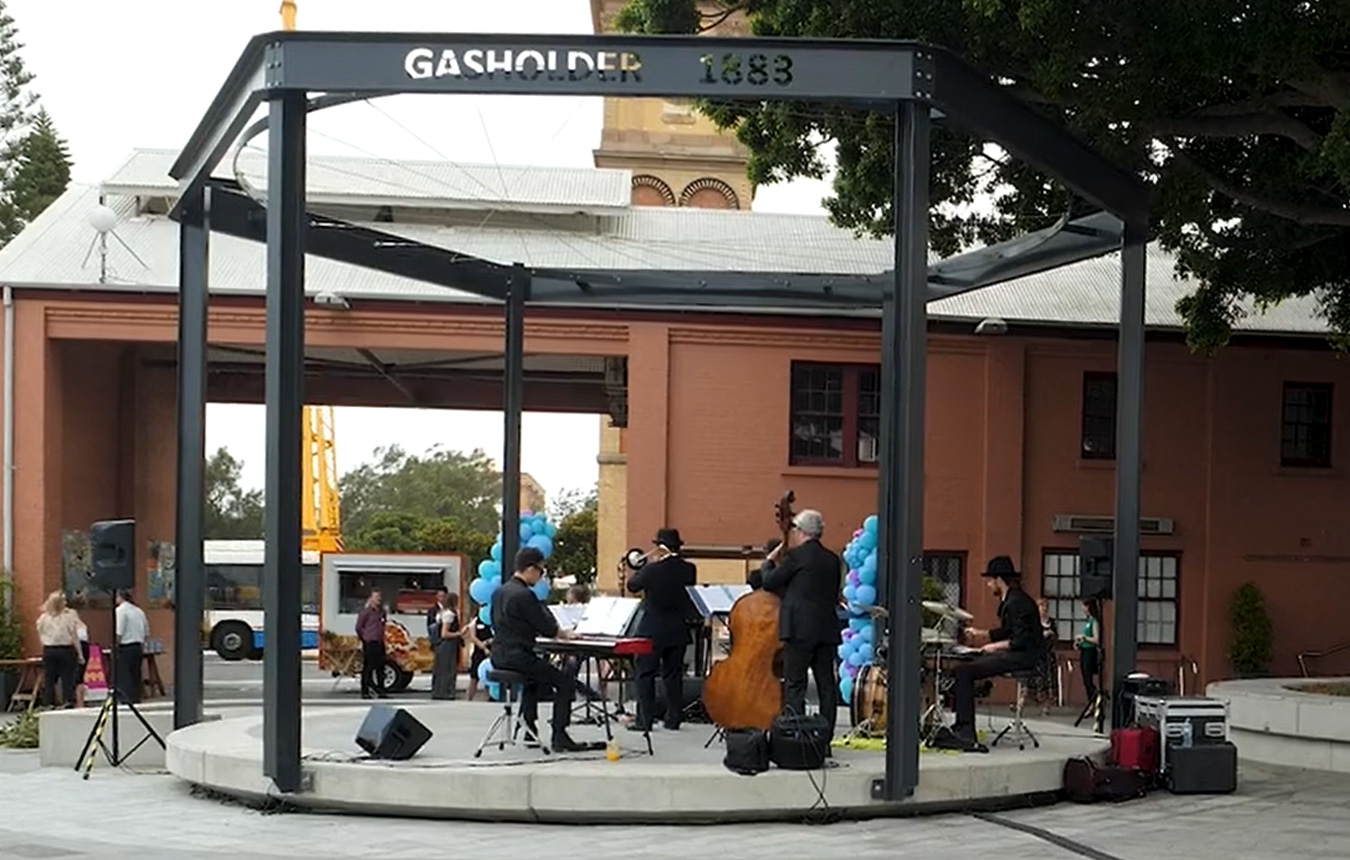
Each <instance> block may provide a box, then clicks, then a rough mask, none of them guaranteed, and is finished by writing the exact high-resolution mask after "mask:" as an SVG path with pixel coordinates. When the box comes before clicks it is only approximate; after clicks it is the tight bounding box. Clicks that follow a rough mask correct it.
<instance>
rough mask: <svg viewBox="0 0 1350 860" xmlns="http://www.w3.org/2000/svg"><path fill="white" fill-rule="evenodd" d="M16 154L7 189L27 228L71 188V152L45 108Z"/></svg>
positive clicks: (39, 112) (40, 111)
mask: <svg viewBox="0 0 1350 860" xmlns="http://www.w3.org/2000/svg"><path fill="white" fill-rule="evenodd" d="M16 151H17V155H18V157H17V159H16V161H15V165H14V173H13V175H12V176H11V177H10V181H9V188H8V190H9V194H10V198H11V201H12V203H13V206H14V209H15V210H16V212H17V214H18V216H19V218H20V219H21V220H22V222H23V224H24V225H28V224H31V223H33V220H34V219H35V218H37V216H39V215H41V214H42V211H43V210H44V209H46V208H47V207H48V206H50V205H52V203H53V202H55V200H56V198H58V197H60V196H61V195H62V194H64V193H65V190H66V188H67V187H68V186H69V185H70V151H69V149H68V148H67V146H66V142H65V141H64V140H63V139H62V138H61V135H59V134H57V132H56V126H55V125H54V124H53V123H52V118H51V115H50V114H48V113H47V111H46V109H45V108H43V109H42V110H39V111H38V114H37V118H36V119H34V120H33V130H32V131H30V132H29V133H28V136H27V137H25V138H24V139H23V140H21V141H19V144H18V147H17V150H16Z"/></svg>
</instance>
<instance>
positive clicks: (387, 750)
mask: <svg viewBox="0 0 1350 860" xmlns="http://www.w3.org/2000/svg"><path fill="white" fill-rule="evenodd" d="M429 740H431V729H429V728H427V727H426V726H424V725H422V723H421V722H419V721H418V719H417V718H416V717H414V716H413V715H412V714H410V713H408V712H407V711H405V710H404V709H403V708H390V707H387V706H385V705H376V706H374V707H373V708H371V709H370V711H369V712H368V713H367V714H366V718H365V720H363V721H362V722H361V728H360V730H359V731H357V733H356V745H357V746H359V747H360V748H361V749H363V750H365V751H366V752H367V753H368V754H369V755H370V757H371V758H380V759H390V760H392V761H405V760H407V759H410V758H412V757H413V756H415V755H417V751H418V750H420V749H421V748H422V747H423V746H425V745H426V742H427V741H429Z"/></svg>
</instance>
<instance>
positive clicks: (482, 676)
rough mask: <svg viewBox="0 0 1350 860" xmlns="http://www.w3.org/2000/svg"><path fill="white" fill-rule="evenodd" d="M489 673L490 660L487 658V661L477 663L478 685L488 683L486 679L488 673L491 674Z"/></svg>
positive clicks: (490, 667)
mask: <svg viewBox="0 0 1350 860" xmlns="http://www.w3.org/2000/svg"><path fill="white" fill-rule="evenodd" d="M491 671H492V660H491V658H489V659H487V660H484V661H483V662H481V663H479V664H478V682H479V683H480V684H486V683H487V682H488V679H487V676H488V672H491Z"/></svg>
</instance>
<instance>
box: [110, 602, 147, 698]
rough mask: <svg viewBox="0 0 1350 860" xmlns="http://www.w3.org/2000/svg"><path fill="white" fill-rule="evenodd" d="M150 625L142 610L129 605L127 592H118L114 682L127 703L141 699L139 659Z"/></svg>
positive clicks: (131, 604)
mask: <svg viewBox="0 0 1350 860" xmlns="http://www.w3.org/2000/svg"><path fill="white" fill-rule="evenodd" d="M149 635H150V622H149V620H148V619H147V618H146V617H145V611H144V610H142V609H141V608H140V607H139V606H137V605H136V604H134V603H132V602H131V592H130V591H119V592H117V671H116V678H115V679H114V683H115V684H116V685H117V691H118V692H119V693H120V694H121V695H122V698H123V699H124V700H126V701H128V702H133V703H134V702H139V701H140V700H141V659H142V655H143V654H144V653H145V638H146V637H147V636H149Z"/></svg>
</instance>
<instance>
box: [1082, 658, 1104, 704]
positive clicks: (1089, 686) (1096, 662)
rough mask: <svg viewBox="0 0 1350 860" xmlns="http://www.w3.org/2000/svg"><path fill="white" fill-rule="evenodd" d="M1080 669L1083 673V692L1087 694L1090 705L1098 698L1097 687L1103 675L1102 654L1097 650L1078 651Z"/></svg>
mask: <svg viewBox="0 0 1350 860" xmlns="http://www.w3.org/2000/svg"><path fill="white" fill-rule="evenodd" d="M1078 668H1079V670H1080V671H1081V672H1082V673H1083V690H1084V691H1085V692H1086V693H1087V700H1088V704H1091V703H1092V700H1093V699H1095V698H1097V685H1098V683H1099V682H1100V681H1101V675H1102V652H1101V651H1099V650H1098V649H1096V648H1080V649H1079V650H1078Z"/></svg>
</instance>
